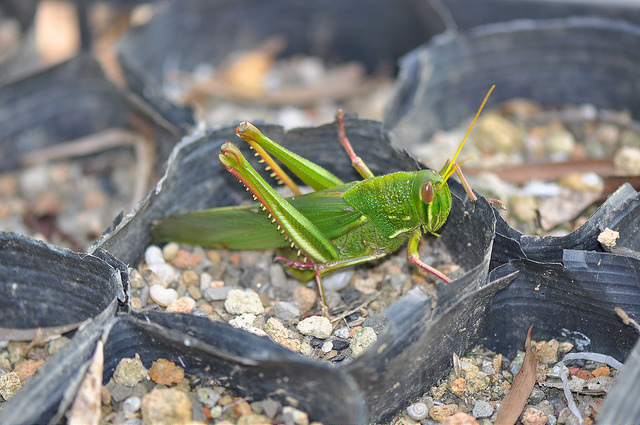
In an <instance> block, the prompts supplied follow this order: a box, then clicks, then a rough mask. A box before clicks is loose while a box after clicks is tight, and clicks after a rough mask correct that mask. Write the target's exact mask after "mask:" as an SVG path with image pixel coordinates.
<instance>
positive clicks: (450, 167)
mask: <svg viewBox="0 0 640 425" xmlns="http://www.w3.org/2000/svg"><path fill="white" fill-rule="evenodd" d="M495 88H496V85H495V84H494V85H492V86H491V88H490V89H489V91H488V92H487V94H486V95H485V97H484V100H483V101H482V104H481V105H480V108H478V112H476V116H475V117H473V121H472V122H471V125H470V126H469V130H467V134H465V135H464V138H463V139H462V142H460V146H458V150H457V151H456V153H455V155H453V158H452V159H451V161H448V162H447V164H446V166H445V167H444V169H443V170H442V171H441V172H440V175H441V176H442V178H443V179H444V181H445V182H446V181H447V180H449V177H451V174H453V172H454V171H455V170H456V166H454V164H455V163H456V158H458V154H460V151H461V150H462V147H463V146H464V142H466V141H467V138H468V137H469V134H470V133H471V130H472V129H473V126H474V125H475V124H476V121H478V117H479V116H480V113H481V112H482V109H483V108H484V105H485V104H486V103H487V100H489V96H491V92H492V91H493V89H495Z"/></svg>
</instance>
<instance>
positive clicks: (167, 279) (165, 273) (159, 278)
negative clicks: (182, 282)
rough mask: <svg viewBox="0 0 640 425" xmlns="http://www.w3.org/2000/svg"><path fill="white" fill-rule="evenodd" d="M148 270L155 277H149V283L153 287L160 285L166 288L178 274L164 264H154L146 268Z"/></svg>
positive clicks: (171, 267) (168, 265)
mask: <svg viewBox="0 0 640 425" xmlns="http://www.w3.org/2000/svg"><path fill="white" fill-rule="evenodd" d="M148 270H149V271H151V272H153V273H154V274H155V275H156V278H155V279H154V278H153V277H151V278H150V279H149V280H150V282H149V283H152V284H154V285H162V286H163V287H165V288H166V287H168V286H169V285H171V284H172V283H173V282H174V281H175V280H176V276H177V275H178V273H176V269H174V268H173V266H171V265H170V264H166V263H156V264H152V265H150V266H149V267H148Z"/></svg>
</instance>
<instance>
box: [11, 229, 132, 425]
mask: <svg viewBox="0 0 640 425" xmlns="http://www.w3.org/2000/svg"><path fill="white" fill-rule="evenodd" d="M123 267H124V265H123V264H122V263H120V262H119V261H117V260H116V259H114V258H112V257H110V256H109V255H108V254H107V253H104V252H97V253H96V256H94V255H89V254H84V253H75V252H72V251H69V250H67V249H63V248H58V247H55V246H52V245H47V244H45V243H43V242H40V241H36V240H32V239H29V238H26V237H24V236H20V235H15V234H11V233H0V312H1V314H0V340H12V341H31V340H34V339H37V338H40V339H42V340H44V338H46V337H48V336H52V335H60V334H65V335H72V331H74V330H75V329H76V328H78V327H79V329H78V330H77V331H76V332H75V337H74V338H73V341H75V342H74V343H69V344H67V345H65V346H63V347H62V348H61V349H60V350H59V351H58V352H57V353H56V354H55V355H54V356H53V357H51V358H50V359H49V361H48V362H47V363H46V364H45V365H43V366H42V367H41V368H40V369H39V371H38V373H36V374H35V375H34V376H32V377H31V379H29V381H28V382H26V383H25V385H24V386H23V387H22V388H21V390H20V391H19V392H18V393H17V394H16V395H15V396H14V397H12V398H11V400H10V401H8V402H7V403H6V404H5V405H4V406H3V409H2V410H0V423H15V424H17V423H25V424H28V423H48V422H50V421H51V422H54V423H57V422H58V420H59V418H60V416H59V415H60V412H64V411H66V408H67V407H68V405H69V404H70V403H71V401H72V400H73V398H74V397H75V391H76V390H77V386H78V384H79V382H80V379H81V378H82V374H83V373H84V369H83V368H86V365H84V364H85V363H86V361H87V360H88V359H89V358H90V357H91V355H92V354H93V350H94V349H95V343H96V341H97V339H98V337H99V336H100V335H101V333H102V326H103V324H104V322H105V321H107V320H109V319H110V318H112V317H113V316H114V315H115V314H116V311H117V310H118V309H119V308H121V307H122V306H124V305H125V304H124V303H126V295H125V294H126V292H125V291H126V289H127V284H128V283H127V282H128V281H126V280H123V276H122V274H121V271H122V269H123ZM56 417H57V418H58V419H52V418H56Z"/></svg>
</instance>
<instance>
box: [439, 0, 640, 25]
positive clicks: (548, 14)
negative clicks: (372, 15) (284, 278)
mask: <svg viewBox="0 0 640 425" xmlns="http://www.w3.org/2000/svg"><path fill="white" fill-rule="evenodd" d="M442 4H443V7H444V8H445V9H446V10H447V11H448V13H449V14H450V16H451V21H453V23H455V27H454V28H457V29H468V28H471V27H476V26H480V25H485V24H490V23H497V22H509V21H514V20H516V19H531V20H533V19H535V20H544V19H556V18H569V17H578V16H582V17H588V16H598V17H601V18H607V19H615V20H626V21H629V22H632V23H634V24H638V23H640V8H639V7H638V5H637V4H635V3H634V2H628V1H611V2H605V1H582V2H578V1H573V0H556V1H552V2H550V1H546V0H485V1H483V2H477V1H474V0H442ZM454 28H450V29H454Z"/></svg>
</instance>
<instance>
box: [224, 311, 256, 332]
mask: <svg viewBox="0 0 640 425" xmlns="http://www.w3.org/2000/svg"><path fill="white" fill-rule="evenodd" d="M255 320H256V316H255V314H248V313H245V314H241V315H240V316H238V317H234V318H233V319H231V320H229V324H230V325H231V326H233V327H234V328H239V329H244V330H248V329H249V328H252V327H254V326H253V322H254V321H255Z"/></svg>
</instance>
